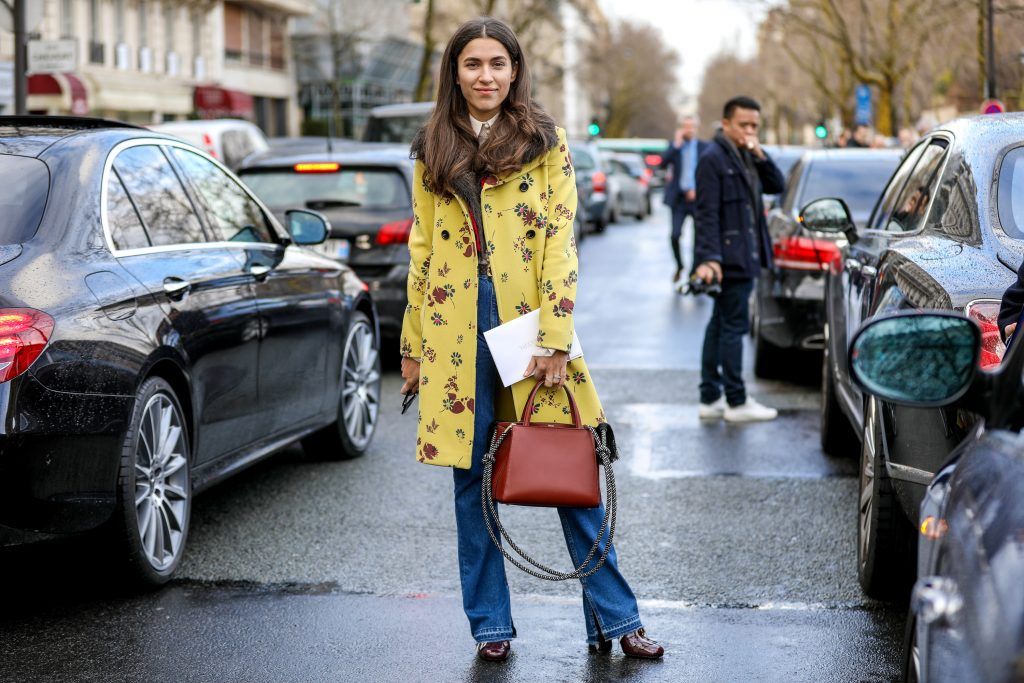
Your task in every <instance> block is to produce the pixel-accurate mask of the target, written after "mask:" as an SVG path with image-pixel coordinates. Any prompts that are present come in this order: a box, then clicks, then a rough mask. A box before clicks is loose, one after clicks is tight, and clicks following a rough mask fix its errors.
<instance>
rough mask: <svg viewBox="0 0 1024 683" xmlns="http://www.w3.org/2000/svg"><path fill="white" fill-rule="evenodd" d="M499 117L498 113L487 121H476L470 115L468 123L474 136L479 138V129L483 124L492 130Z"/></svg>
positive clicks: (499, 113)
mask: <svg viewBox="0 0 1024 683" xmlns="http://www.w3.org/2000/svg"><path fill="white" fill-rule="evenodd" d="M499 116H501V112H500V111H499V112H498V113H497V114H495V115H494V116H492V117H491V119H490V120H489V121H477V120H476V119H475V118H473V115H472V114H470V115H469V122H470V124H472V126H473V132H474V133H475V134H476V136H477V137H480V129H481V128H483V127H484V124H485V123H486V124H487V125H488V126H490V127H491V128H494V122H495V121H497V120H498V117H499Z"/></svg>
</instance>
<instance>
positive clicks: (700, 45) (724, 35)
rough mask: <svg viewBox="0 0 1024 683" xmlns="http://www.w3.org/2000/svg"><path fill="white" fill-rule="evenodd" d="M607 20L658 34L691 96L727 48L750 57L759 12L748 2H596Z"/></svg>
mask: <svg viewBox="0 0 1024 683" xmlns="http://www.w3.org/2000/svg"><path fill="white" fill-rule="evenodd" d="M598 3H599V4H600V5H601V7H602V9H604V11H605V13H606V14H607V15H608V17H609V18H611V19H631V20H634V21H644V22H647V23H650V24H653V25H654V26H656V27H658V28H660V29H661V32H662V34H664V36H665V42H666V43H667V44H668V45H670V46H672V47H673V48H675V50H676V52H678V53H679V56H680V59H681V64H680V66H679V83H680V86H681V87H682V90H683V92H684V93H685V94H687V95H690V96H694V97H695V96H696V95H697V94H698V91H699V89H700V80H701V75H702V74H703V73H704V65H705V64H706V63H707V61H708V59H709V58H711V57H712V56H714V55H715V54H717V53H718V52H720V51H722V50H723V49H728V50H730V51H735V52H737V53H738V54H739V55H740V56H744V57H745V56H749V55H750V54H752V53H753V51H754V50H753V48H754V45H753V42H754V37H755V32H756V28H757V24H758V22H759V21H760V18H761V15H762V12H761V10H759V9H758V8H757V7H755V6H752V5H753V3H751V2H750V1H749V0H747V1H746V2H744V0H598Z"/></svg>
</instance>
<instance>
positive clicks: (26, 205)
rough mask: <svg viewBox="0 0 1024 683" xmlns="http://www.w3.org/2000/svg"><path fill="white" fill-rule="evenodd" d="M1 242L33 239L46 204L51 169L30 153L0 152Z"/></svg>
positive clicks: (16, 242)
mask: <svg viewBox="0 0 1024 683" xmlns="http://www.w3.org/2000/svg"><path fill="white" fill-rule="evenodd" d="M0 187H3V188H4V191H3V192H0V216H2V217H0V244H20V243H22V242H25V241H28V240H30V239H32V236H33V235H35V234H36V230H37V229H38V228H39V221H40V220H41V219H42V217H43V209H45V208H46V197H47V195H48V194H49V190H50V173H49V171H48V170H47V168H46V164H44V163H43V162H41V161H39V160H38V159H33V158H31V157H22V156H15V155H13V154H0Z"/></svg>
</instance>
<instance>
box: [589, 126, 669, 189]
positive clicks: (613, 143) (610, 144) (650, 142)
mask: <svg viewBox="0 0 1024 683" xmlns="http://www.w3.org/2000/svg"><path fill="white" fill-rule="evenodd" d="M595 144H596V145H597V146H598V148H599V149H601V150H603V151H606V152H616V153H618V152H631V153H634V154H639V155H641V156H642V157H643V159H644V164H645V165H646V166H647V168H648V169H649V170H650V171H651V175H650V179H651V180H650V186H651V187H652V188H658V187H661V186H662V185H664V184H665V169H663V168H662V167H661V155H662V154H663V153H664V151H665V149H666V148H668V141H667V140H663V139H661V138H598V139H597V141H596V143H595Z"/></svg>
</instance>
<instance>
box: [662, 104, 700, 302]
mask: <svg viewBox="0 0 1024 683" xmlns="http://www.w3.org/2000/svg"><path fill="white" fill-rule="evenodd" d="M698 125H699V121H698V120H697V117H696V116H685V117H683V120H682V121H681V122H680V123H679V127H678V128H676V133H675V138H674V139H672V140H671V141H670V142H669V144H668V148H667V149H666V150H665V152H664V154H662V155H661V167H662V168H667V169H668V170H669V173H668V177H667V178H666V181H665V193H664V196H663V199H664V202H665V205H666V206H668V207H669V209H670V210H671V211H672V238H671V242H672V256H674V257H675V260H676V273H675V276H673V278H672V284H673V285H674V286H675V287H676V288H678V289H681V287H682V277H683V256H682V252H681V251H680V247H679V241H680V239H681V237H682V235H683V223H684V222H685V221H686V219H687V217H690V218H692V217H693V214H694V212H695V211H696V209H697V159H699V158H700V155H701V154H702V153H703V152H704V150H705V149H706V148H707V144H708V143H707V142H705V141H704V140H698V139H697V126H698Z"/></svg>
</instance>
